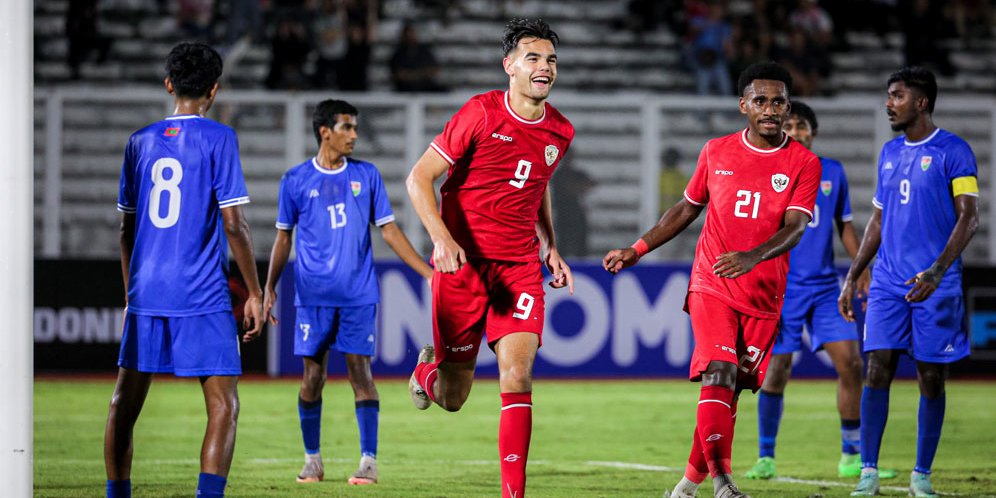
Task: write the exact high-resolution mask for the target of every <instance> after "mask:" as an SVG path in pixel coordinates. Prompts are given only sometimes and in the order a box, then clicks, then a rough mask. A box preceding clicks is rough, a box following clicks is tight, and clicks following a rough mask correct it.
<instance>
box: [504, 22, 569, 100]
mask: <svg viewBox="0 0 996 498" xmlns="http://www.w3.org/2000/svg"><path fill="white" fill-rule="evenodd" d="M503 64H504V66H505V74H508V77H509V89H510V90H511V91H513V92H515V93H518V94H520V95H523V96H525V97H528V98H530V99H533V100H544V99H546V98H547V96H549V95H550V89H551V88H552V87H553V83H554V81H556V79H557V51H556V49H554V47H553V43H552V42H551V41H550V40H544V39H541V38H532V37H527V38H523V39H521V40H519V43H518V45H516V46H515V49H514V50H512V51H511V52H509V54H508V56H507V57H505V60H504V61H503Z"/></svg>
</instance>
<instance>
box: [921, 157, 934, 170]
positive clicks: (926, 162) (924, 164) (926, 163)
mask: <svg viewBox="0 0 996 498" xmlns="http://www.w3.org/2000/svg"><path fill="white" fill-rule="evenodd" d="M933 161H934V158H933V157H930V156H923V157H921V158H920V169H922V170H924V171H927V170H928V169H930V163H932V162H933Z"/></svg>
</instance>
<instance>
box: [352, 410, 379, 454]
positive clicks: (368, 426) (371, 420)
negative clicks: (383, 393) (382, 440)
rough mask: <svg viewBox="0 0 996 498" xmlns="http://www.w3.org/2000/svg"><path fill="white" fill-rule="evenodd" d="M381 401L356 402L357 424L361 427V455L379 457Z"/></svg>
mask: <svg viewBox="0 0 996 498" xmlns="http://www.w3.org/2000/svg"><path fill="white" fill-rule="evenodd" d="M379 418H380V401H378V400H376V399H367V400H363V401H357V402H356V423H357V424H358V425H359V426H360V454H361V455H362V456H369V457H374V458H376V457H377V420H378V419H379Z"/></svg>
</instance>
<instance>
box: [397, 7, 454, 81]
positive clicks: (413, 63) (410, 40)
mask: <svg viewBox="0 0 996 498" xmlns="http://www.w3.org/2000/svg"><path fill="white" fill-rule="evenodd" d="M438 74H439V64H438V63H437V62H436V56H435V55H433V53H432V47H431V46H429V45H428V44H425V43H421V42H419V41H418V34H417V33H416V31H415V26H414V25H413V24H412V23H411V22H406V23H405V25H404V27H403V28H402V30H401V40H400V41H399V42H398V46H397V48H396V49H395V50H394V55H393V56H391V81H392V82H393V83H394V89H395V90H396V91H399V92H445V91H447V88H446V87H445V86H443V85H441V84H440V83H439V82H438V81H437V80H436V78H437V75H438Z"/></svg>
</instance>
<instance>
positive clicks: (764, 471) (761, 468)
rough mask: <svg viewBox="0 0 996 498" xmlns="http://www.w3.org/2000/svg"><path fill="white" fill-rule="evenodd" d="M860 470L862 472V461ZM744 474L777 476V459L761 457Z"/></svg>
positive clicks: (754, 477) (766, 476)
mask: <svg viewBox="0 0 996 498" xmlns="http://www.w3.org/2000/svg"><path fill="white" fill-rule="evenodd" d="M858 465H859V467H858V472H859V473H860V472H861V467H860V465H861V464H860V462H859V463H858ZM744 476H745V477H746V478H747V479H771V478H772V477H775V459H774V458H771V457H761V458H758V459H757V461H756V462H754V466H753V467H751V468H750V470H748V471H747V473H746V474H744Z"/></svg>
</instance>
